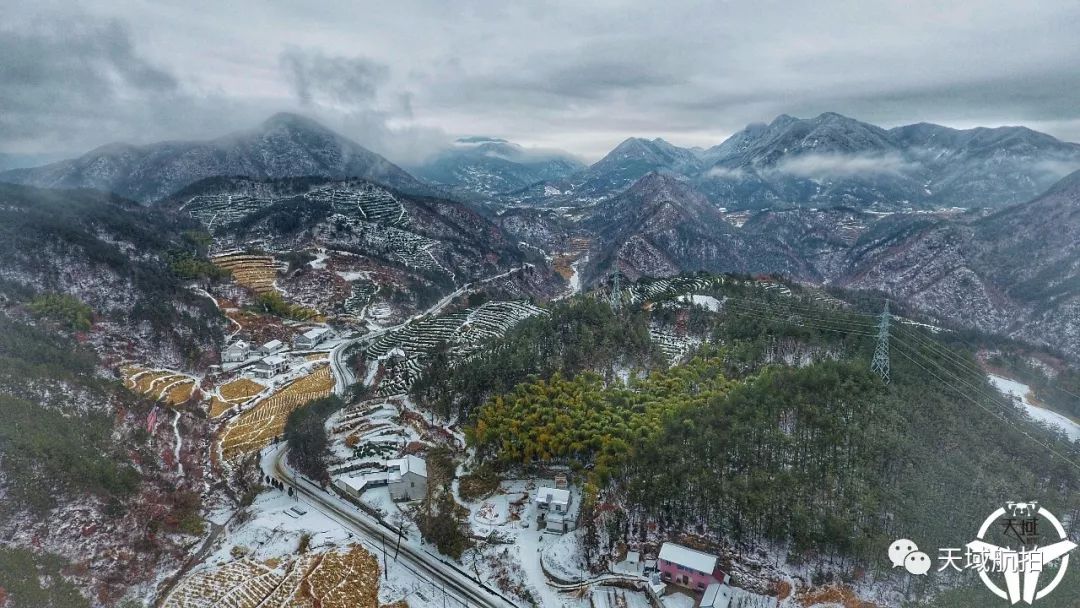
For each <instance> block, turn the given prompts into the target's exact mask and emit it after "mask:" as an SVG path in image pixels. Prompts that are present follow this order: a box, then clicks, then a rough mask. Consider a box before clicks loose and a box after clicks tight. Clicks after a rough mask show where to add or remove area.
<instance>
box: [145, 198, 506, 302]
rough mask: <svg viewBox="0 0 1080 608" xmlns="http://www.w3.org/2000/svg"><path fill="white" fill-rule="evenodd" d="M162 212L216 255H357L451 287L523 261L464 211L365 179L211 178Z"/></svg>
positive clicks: (496, 231)
mask: <svg viewBox="0 0 1080 608" xmlns="http://www.w3.org/2000/svg"><path fill="white" fill-rule="evenodd" d="M163 204H164V205H165V206H166V207H168V208H170V209H177V210H179V211H182V212H183V213H185V214H189V215H190V216H191V217H193V218H195V219H196V220H198V221H199V222H201V223H202V224H203V225H204V226H206V227H207V229H209V230H211V231H212V233H213V234H214V237H215V241H216V247H218V248H229V247H235V248H248V247H251V246H252V245H253V244H256V243H257V244H259V245H261V246H264V247H267V248H269V249H271V250H278V251H292V250H298V249H302V248H306V247H310V246H317V247H327V248H332V249H342V250H347V251H355V252H356V253H359V254H363V255H371V256H376V257H379V258H381V259H384V260H386V261H388V262H391V263H394V264H397V265H400V266H402V267H404V268H408V269H410V270H412V271H420V272H426V273H433V274H434V275H439V276H441V280H442V281H443V282H445V283H447V284H448V285H449V284H452V283H453V282H454V281H456V280H458V279H461V280H465V279H467V278H475V277H480V276H486V275H489V274H493V273H494V272H496V271H497V270H498V269H500V268H504V267H506V266H509V265H514V264H520V263H521V261H522V260H523V255H522V253H521V252H520V251H519V250H518V249H517V248H516V246H514V245H513V244H512V243H511V242H510V241H509V240H508V239H507V236H506V234H505V233H504V232H503V231H502V230H501V229H500V228H499V227H498V226H496V225H495V224H493V223H492V222H491V221H489V220H488V219H487V218H485V217H484V216H482V215H480V214H479V213H477V212H475V211H473V210H472V209H470V208H468V207H466V206H465V205H463V204H461V203H457V202H454V201H451V200H448V199H443V198H438V197H427V196H417V195H410V194H404V193H402V192H399V191H396V190H391V189H389V188H385V187H383V186H381V185H379V184H375V183H373V182H370V181H366V180H361V179H349V180H335V179H329V178H322V177H302V178H283V179H276V180H258V179H249V178H211V179H207V180H203V181H201V182H198V183H196V184H192V185H191V186H189V187H187V188H185V189H184V190H182V191H181V192H179V193H177V194H176V195H174V196H173V197H171V198H170V199H168V200H167V201H165V202H164V203H163Z"/></svg>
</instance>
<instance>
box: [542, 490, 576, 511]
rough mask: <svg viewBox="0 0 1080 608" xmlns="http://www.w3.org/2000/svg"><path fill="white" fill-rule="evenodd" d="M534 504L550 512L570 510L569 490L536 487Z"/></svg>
mask: <svg viewBox="0 0 1080 608" xmlns="http://www.w3.org/2000/svg"><path fill="white" fill-rule="evenodd" d="M536 506H537V507H538V508H539V509H542V510H545V511H549V512H551V513H567V512H569V511H570V490H563V489H561V488H546V487H540V488H537V489H536Z"/></svg>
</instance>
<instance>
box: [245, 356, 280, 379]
mask: <svg viewBox="0 0 1080 608" xmlns="http://www.w3.org/2000/svg"><path fill="white" fill-rule="evenodd" d="M288 369H289V360H288V359H287V358H286V357H285V356H283V355H270V356H269V357H263V358H262V359H260V360H259V361H257V362H256V363H255V365H253V366H252V368H251V371H252V372H254V373H255V375H257V376H261V377H263V378H273V377H274V376H276V375H278V374H281V373H284V372H285V371H287V370H288Z"/></svg>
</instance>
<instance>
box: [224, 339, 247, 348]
mask: <svg viewBox="0 0 1080 608" xmlns="http://www.w3.org/2000/svg"><path fill="white" fill-rule="evenodd" d="M250 346H251V345H250V344H248V343H247V342H244V341H243V340H237V341H236V342H233V343H232V344H230V345H229V347H228V349H227V350H234V349H238V350H247V349H248V348H250Z"/></svg>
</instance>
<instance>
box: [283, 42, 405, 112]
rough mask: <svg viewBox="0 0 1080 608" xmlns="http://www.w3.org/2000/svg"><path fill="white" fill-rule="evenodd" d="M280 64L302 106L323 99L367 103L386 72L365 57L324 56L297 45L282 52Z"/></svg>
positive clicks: (334, 101)
mask: <svg viewBox="0 0 1080 608" xmlns="http://www.w3.org/2000/svg"><path fill="white" fill-rule="evenodd" d="M281 67H282V71H283V72H284V74H285V77H286V79H287V80H288V81H289V83H290V84H291V85H292V87H293V90H294V91H295V93H296V96H297V97H298V98H299V99H300V101H301V102H303V103H304V104H305V105H308V104H311V103H312V102H314V101H315V100H316V99H317V98H322V99H325V100H326V101H328V102H331V103H338V104H343V105H346V106H356V105H363V106H366V105H367V103H368V102H370V101H372V100H373V99H375V92H376V91H377V89H378V87H379V86H380V85H381V84H383V83H385V82H386V78H387V74H388V70H387V67H386V66H385V65H383V64H381V63H376V62H374V61H371V60H369V59H366V58H364V57H341V56H327V55H325V54H323V53H321V52H319V51H313V50H310V49H300V48H296V47H292V48H289V49H286V50H285V51H284V52H282V53H281Z"/></svg>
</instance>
